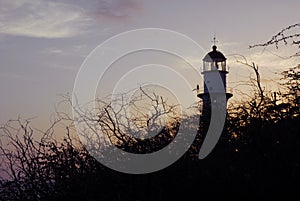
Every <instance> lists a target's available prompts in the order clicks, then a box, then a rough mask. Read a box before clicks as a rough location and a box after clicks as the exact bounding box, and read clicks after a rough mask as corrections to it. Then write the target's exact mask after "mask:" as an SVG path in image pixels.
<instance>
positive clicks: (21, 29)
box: [0, 0, 90, 38]
mask: <svg viewBox="0 0 300 201" xmlns="http://www.w3.org/2000/svg"><path fill="white" fill-rule="evenodd" d="M84 13H85V11H84V9H83V8H81V7H80V6H79V5H72V4H67V3H62V2H53V1H43V0H15V1H1V2H0V33H2V34H8V35H18V36H28V37H41V38H64V37H71V36H75V35H78V34H82V33H83V32H84V31H83V30H84V27H85V26H87V25H88V24H89V22H90V19H89V18H88V17H87V16H85V14H84Z"/></svg>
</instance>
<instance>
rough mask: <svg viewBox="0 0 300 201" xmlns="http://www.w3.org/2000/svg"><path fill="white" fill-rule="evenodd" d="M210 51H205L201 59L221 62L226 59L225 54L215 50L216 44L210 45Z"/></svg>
mask: <svg viewBox="0 0 300 201" xmlns="http://www.w3.org/2000/svg"><path fill="white" fill-rule="evenodd" d="M212 49H213V50H212V51H211V52H209V53H207V54H206V55H205V57H204V58H203V61H206V62H214V61H216V62H222V61H226V58H225V56H224V55H223V53H222V52H220V51H217V46H215V45H214V46H213V47H212Z"/></svg>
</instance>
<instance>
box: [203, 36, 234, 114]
mask: <svg viewBox="0 0 300 201" xmlns="http://www.w3.org/2000/svg"><path fill="white" fill-rule="evenodd" d="M213 42H214V45H213V46H212V51H211V52H209V53H207V54H206V55H205V57H204V58H203V68H202V69H201V73H202V74H203V79H204V83H203V90H202V92H201V93H198V97H199V98H201V99H202V101H203V105H202V117H203V118H205V119H207V118H209V117H210V113H211V107H212V105H217V106H218V105H219V106H223V107H226V106H227V101H228V99H229V98H231V97H232V93H230V92H228V91H227V83H226V82H227V81H226V80H227V74H228V72H229V71H228V68H227V65H226V60H227V59H226V57H225V56H224V54H223V53H222V52H220V51H218V50H217V46H216V44H215V43H216V39H215V37H214V40H213ZM220 80H221V81H220ZM224 92H225V94H226V99H225V100H224V99H222V98H219V97H220V96H221V94H224ZM212 103H213V104H212Z"/></svg>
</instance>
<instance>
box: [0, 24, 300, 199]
mask: <svg viewBox="0 0 300 201" xmlns="http://www.w3.org/2000/svg"><path fill="white" fill-rule="evenodd" d="M297 26H299V25H297ZM291 28H292V27H291ZM281 33H283V32H281ZM279 35H280V34H279ZM276 39H277V38H276V37H275V38H274V40H276ZM277 40H278V39H277ZM281 40H283V41H284V40H285V39H284V38H283V39H281ZM281 40H280V39H279V40H278V42H280V41H281ZM269 44H272V42H268V43H267V45H269ZM275 44H277V43H276V42H275ZM245 64H246V65H248V66H250V67H251V68H253V70H254V72H255V75H256V76H255V78H254V79H253V80H250V81H251V84H252V85H253V87H254V88H253V92H252V94H248V97H247V99H246V101H244V102H240V103H239V104H235V105H233V106H231V107H230V108H229V109H228V117H227V122H226V125H225V128H224V131H223V134H222V137H221V139H220V140H219V142H218V144H217V146H216V148H215V149H214V150H213V152H212V153H211V154H210V155H209V156H208V157H207V158H205V159H203V160H198V159H197V155H195V154H197V151H198V150H199V146H201V142H202V141H203V133H202V131H203V127H205V126H207V125H203V124H197V125H191V124H189V122H192V121H191V119H192V118H197V119H198V118H199V114H198V113H197V112H196V113H195V114H194V115H191V116H179V115H178V114H177V113H176V106H175V105H167V103H166V101H165V100H164V99H163V98H162V97H160V96H158V95H156V94H153V95H151V96H150V95H149V94H148V93H146V92H144V93H143V95H144V96H143V98H145V97H146V98H148V99H149V100H150V103H151V107H153V108H154V110H153V111H155V112H154V113H153V114H152V115H150V116H149V115H148V116H147V115H144V114H142V113H134V114H136V115H138V118H137V116H130V115H129V116H124V114H125V113H122V112H120V111H121V110H119V111H118V112H116V111H114V110H113V109H112V107H111V103H106V102H101V105H102V107H101V108H100V110H99V111H98V112H97V114H98V115H96V116H89V115H87V113H86V111H77V112H79V113H80V112H83V113H81V116H84V115H85V116H84V117H86V118H84V119H82V121H80V122H81V123H84V124H87V125H89V126H90V127H89V129H92V130H93V131H94V132H95V133H97V128H99V127H101V128H102V132H104V133H105V134H106V136H107V138H106V139H104V140H108V141H109V142H110V143H112V144H114V145H116V146H118V147H119V148H120V149H123V150H125V151H128V152H132V153H136V154H141V153H151V152H154V151H157V150H159V149H160V148H162V147H164V146H166V145H167V144H168V143H170V142H171V141H172V139H173V138H174V137H175V136H176V134H177V131H178V126H179V122H180V124H181V126H185V127H186V128H187V129H188V128H190V129H191V130H192V129H195V128H196V129H198V135H197V137H196V139H195V142H194V144H193V145H192V146H191V147H190V149H189V150H188V151H187V152H186V154H185V155H184V156H182V157H181V158H180V159H179V160H178V161H177V162H175V163H174V164H172V165H171V166H169V167H167V168H165V169H163V170H161V171H158V172H155V173H150V174H144V175H130V174H124V173H119V172H116V171H114V170H111V169H109V168H107V167H105V166H103V165H101V164H100V163H99V162H97V160H95V159H94V158H93V157H91V156H90V154H89V152H88V150H87V149H86V148H85V147H84V146H83V145H82V144H81V142H80V141H79V139H78V137H76V136H74V125H73V124H72V121H71V120H72V118H70V117H69V116H68V115H67V114H66V113H63V112H59V113H57V117H56V118H55V120H54V121H53V123H52V125H51V127H50V128H49V129H48V130H46V131H43V132H42V131H37V130H36V129H33V128H32V127H31V126H30V120H22V119H17V120H14V121H13V120H11V121H9V122H7V124H5V125H3V126H2V127H1V128H0V129H1V133H0V134H1V146H0V158H1V166H0V168H1V176H3V178H2V179H1V181H0V200H5V201H10V200H11V201H17V200H20V201H26V200H30V201H34V200H73V201H74V200H88V201H92V200H110V201H113V200H122V201H123V200H131V201H132V200H201V199H204V200H205V199H211V200H214V199H215V198H218V200H275V199H276V200H278V199H280V198H282V199H283V200H294V197H296V199H297V196H298V191H299V186H300V157H299V154H300V116H299V114H300V111H299V110H300V107H299V105H300V98H299V95H300V87H299V86H300V85H299V84H300V65H298V66H296V67H294V68H290V69H289V70H287V71H284V72H283V73H282V76H283V78H282V81H283V84H282V86H283V89H285V90H282V91H278V92H269V91H265V90H264V88H263V87H262V86H261V83H260V75H259V72H258V68H257V66H256V65H255V64H254V63H253V64H247V63H245ZM143 98H142V99H138V100H136V101H140V100H144V99H143ZM66 101H67V102H68V101H69V99H68V98H67V99H66ZM130 104H131V105H127V106H136V105H134V103H132V102H131V103H130ZM132 104H133V105H132ZM123 107H125V106H124V105H122V104H121V108H123ZM133 108H134V107H133ZM133 110H134V109H133ZM134 111H140V110H138V109H137V108H136V110H134ZM119 115H121V116H119ZM163 115H167V116H168V120H169V121H168V122H167V126H163V127H162V125H164V124H163V123H162V122H160V121H159V117H161V116H163ZM124 117H125V118H124ZM120 118H124V119H123V121H118V120H119V119H120ZM87 119H88V121H87ZM129 122H135V124H134V126H135V127H132V125H131V124H130V123H129ZM57 125H64V126H65V129H64V132H66V134H65V137H64V139H63V140H57V139H56V138H55V132H56V126H57ZM139 130H144V131H145V133H146V134H147V132H157V131H159V132H158V134H157V135H155V136H154V137H151V138H149V139H143V138H142V139H139V138H137V137H133V136H132V135H128V133H129V134H138V133H137V132H138V131H139ZM36 132H41V133H39V135H40V134H41V136H42V137H40V138H39V139H37V138H36V137H34V136H35V133H36ZM145 133H144V134H145ZM142 136H143V133H142ZM99 142H100V141H99ZM101 142H103V141H101ZM104 147H105V146H104ZM104 149H105V148H104Z"/></svg>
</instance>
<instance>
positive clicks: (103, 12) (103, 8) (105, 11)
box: [95, 0, 141, 20]
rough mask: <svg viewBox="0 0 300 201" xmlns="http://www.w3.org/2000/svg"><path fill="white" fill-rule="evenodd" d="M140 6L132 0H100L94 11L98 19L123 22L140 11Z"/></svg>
mask: <svg viewBox="0 0 300 201" xmlns="http://www.w3.org/2000/svg"><path fill="white" fill-rule="evenodd" d="M140 8H141V7H140V4H139V3H138V2H137V1H134V0H101V1H99V2H98V5H97V7H96V10H95V15H96V17H98V18H106V19H112V20H120V19H121V20H123V19H128V18H129V17H131V14H132V13H136V11H138V10H140Z"/></svg>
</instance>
